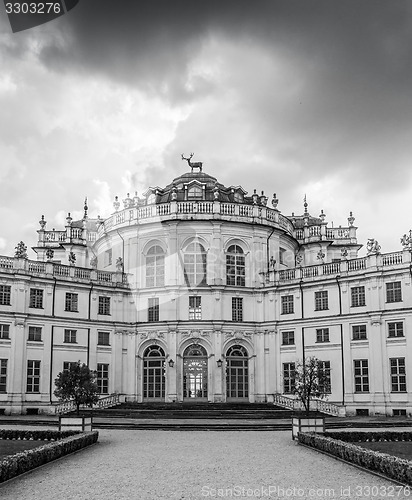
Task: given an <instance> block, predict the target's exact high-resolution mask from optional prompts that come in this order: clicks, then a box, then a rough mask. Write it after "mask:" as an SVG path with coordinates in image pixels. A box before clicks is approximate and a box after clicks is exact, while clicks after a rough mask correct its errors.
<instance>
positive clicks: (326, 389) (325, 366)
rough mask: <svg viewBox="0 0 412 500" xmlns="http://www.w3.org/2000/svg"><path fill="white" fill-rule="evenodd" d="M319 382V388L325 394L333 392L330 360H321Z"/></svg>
mask: <svg viewBox="0 0 412 500" xmlns="http://www.w3.org/2000/svg"><path fill="white" fill-rule="evenodd" d="M318 384H319V390H320V391H321V392H322V393H323V394H330V393H331V392H332V383H331V376H330V361H319V364H318Z"/></svg>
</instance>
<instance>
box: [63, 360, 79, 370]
mask: <svg viewBox="0 0 412 500" xmlns="http://www.w3.org/2000/svg"><path fill="white" fill-rule="evenodd" d="M76 365H77V361H63V371H69V370H71V369H72V368H74V367H75V366H76Z"/></svg>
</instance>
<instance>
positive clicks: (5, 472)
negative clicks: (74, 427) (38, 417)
mask: <svg viewBox="0 0 412 500" xmlns="http://www.w3.org/2000/svg"><path fill="white" fill-rule="evenodd" d="M98 437H99V433H98V432H97V431H92V432H79V431H61V432H60V431H55V430H33V431H29V430H16V429H0V439H16V440H17V439H18V440H30V441H32V440H42V441H50V443H48V444H44V445H41V446H38V447H37V448H32V449H31V450H25V451H23V452H19V453H16V454H14V455H9V456H7V457H5V458H3V460H0V483H3V482H4V481H8V480H9V479H12V478H13V477H16V476H18V475H20V474H23V473H25V472H27V471H29V470H32V469H35V468H36V467H40V466H41V465H44V464H46V463H48V462H51V461H52V460H56V459H58V458H61V457H63V456H64V455H68V454H69V453H73V452H75V451H78V450H80V449H82V448H85V447H86V446H89V445H91V444H94V443H96V442H97V440H98Z"/></svg>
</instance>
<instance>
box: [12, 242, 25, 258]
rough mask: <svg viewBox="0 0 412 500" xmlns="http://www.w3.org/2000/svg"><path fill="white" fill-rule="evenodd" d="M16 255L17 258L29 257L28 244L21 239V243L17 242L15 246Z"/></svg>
mask: <svg viewBox="0 0 412 500" xmlns="http://www.w3.org/2000/svg"><path fill="white" fill-rule="evenodd" d="M15 250H16V251H15V252H14V256H15V257H16V258H17V259H27V258H28V257H27V247H26V245H25V244H24V243H23V242H22V241H20V243H17V245H16V248H15Z"/></svg>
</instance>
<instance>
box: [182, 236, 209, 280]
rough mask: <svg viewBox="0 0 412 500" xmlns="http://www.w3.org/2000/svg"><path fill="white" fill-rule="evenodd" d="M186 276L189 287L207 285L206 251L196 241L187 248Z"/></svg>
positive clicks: (185, 258) (185, 254)
mask: <svg viewBox="0 0 412 500" xmlns="http://www.w3.org/2000/svg"><path fill="white" fill-rule="evenodd" d="M184 274H185V281H186V284H187V286H189V287H192V286H199V285H206V251H205V249H204V247H203V245H201V244H200V243H198V242H196V241H194V242H193V243H190V244H189V245H188V246H187V247H186V248H185V251H184Z"/></svg>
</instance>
